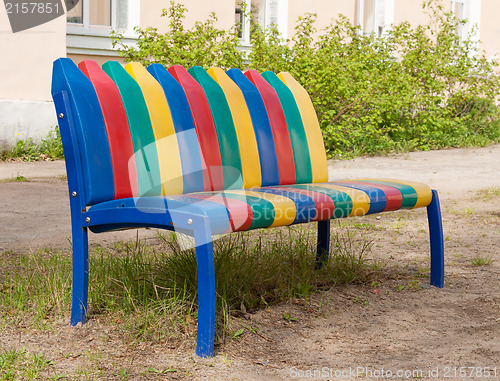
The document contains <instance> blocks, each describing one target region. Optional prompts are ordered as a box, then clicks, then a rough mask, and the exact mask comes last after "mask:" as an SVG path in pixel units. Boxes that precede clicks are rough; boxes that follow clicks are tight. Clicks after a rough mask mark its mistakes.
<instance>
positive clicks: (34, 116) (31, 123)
mask: <svg viewBox="0 0 500 381" xmlns="http://www.w3.org/2000/svg"><path fill="white" fill-rule="evenodd" d="M0 46H1V47H2V59H1V60H0V73H1V85H0V150H1V149H6V148H9V147H11V146H12V145H13V144H15V142H16V141H17V140H19V139H26V138H27V137H31V138H33V139H35V140H38V139H40V138H42V137H45V136H46V135H47V132H48V131H49V129H50V127H51V126H55V125H56V124H57V119H56V115H55V111H54V106H53V104H52V103H51V102H50V100H51V93H50V84H51V72H52V62H53V61H54V60H55V59H57V58H59V57H65V56H66V22H65V18H64V17H59V18H57V19H55V20H52V21H50V22H48V23H45V24H42V25H39V26H37V27H35V28H31V29H28V30H24V31H21V32H17V33H12V30H11V28H10V24H9V19H8V16H7V12H6V10H5V7H4V4H3V2H2V4H1V5H0Z"/></svg>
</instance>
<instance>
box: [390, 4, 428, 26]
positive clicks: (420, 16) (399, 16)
mask: <svg viewBox="0 0 500 381" xmlns="http://www.w3.org/2000/svg"><path fill="white" fill-rule="evenodd" d="M403 21H408V22H410V24H411V25H412V26H417V25H424V24H427V23H428V22H429V16H428V15H427V14H426V13H425V12H424V9H423V8H422V0H403V1H401V0H396V1H395V2H394V24H395V25H397V24H401V22H403Z"/></svg>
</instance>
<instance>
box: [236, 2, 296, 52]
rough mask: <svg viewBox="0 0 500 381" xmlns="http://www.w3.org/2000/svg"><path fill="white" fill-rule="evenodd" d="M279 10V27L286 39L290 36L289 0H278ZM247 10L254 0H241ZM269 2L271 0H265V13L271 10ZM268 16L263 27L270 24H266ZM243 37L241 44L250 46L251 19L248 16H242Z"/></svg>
mask: <svg viewBox="0 0 500 381" xmlns="http://www.w3.org/2000/svg"><path fill="white" fill-rule="evenodd" d="M277 1H278V10H277V17H278V20H277V27H278V31H279V32H280V34H281V36H282V37H283V38H284V39H285V40H286V39H287V37H288V0H277ZM240 2H241V3H242V4H243V5H244V7H245V9H246V11H247V12H249V11H250V9H251V6H252V0H241V1H240ZM269 2H270V0H264V7H265V9H264V14H267V13H268V12H269ZM266 18H267V17H265V16H264V25H262V27H264V28H266V27H268V26H269V25H267V24H266ZM242 20H243V22H242V25H241V27H242V32H243V33H242V37H241V38H240V41H241V45H242V46H244V47H250V19H249V18H248V17H245V16H244V15H243V16H242Z"/></svg>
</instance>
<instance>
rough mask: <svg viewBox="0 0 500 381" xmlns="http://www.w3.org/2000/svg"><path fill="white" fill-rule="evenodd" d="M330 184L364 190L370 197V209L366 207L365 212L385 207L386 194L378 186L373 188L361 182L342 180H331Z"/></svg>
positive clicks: (376, 211) (377, 211) (380, 210)
mask: <svg viewBox="0 0 500 381" xmlns="http://www.w3.org/2000/svg"><path fill="white" fill-rule="evenodd" d="M330 184H334V185H339V186H342V187H346V188H352V189H358V190H361V191H363V192H365V193H366V194H367V195H368V197H369V198H370V209H368V213H366V214H372V213H380V212H383V211H384V210H385V207H386V205H387V196H386V195H385V193H384V191H383V190H382V189H380V188H375V187H371V186H369V185H363V184H348V183H343V182H340V183H335V182H332V183H330Z"/></svg>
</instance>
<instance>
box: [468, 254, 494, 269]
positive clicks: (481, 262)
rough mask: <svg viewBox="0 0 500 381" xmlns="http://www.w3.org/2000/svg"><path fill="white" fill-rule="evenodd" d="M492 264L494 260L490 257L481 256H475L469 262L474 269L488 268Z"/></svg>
mask: <svg viewBox="0 0 500 381" xmlns="http://www.w3.org/2000/svg"><path fill="white" fill-rule="evenodd" d="M493 262H494V260H493V259H492V258H491V257H483V256H481V255H476V256H475V257H474V258H472V259H471V260H470V264H471V265H472V266H476V267H480V266H490V265H492V264H493Z"/></svg>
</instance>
